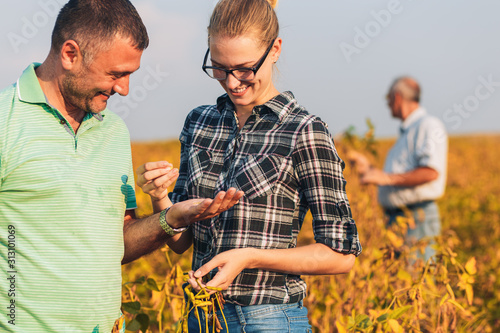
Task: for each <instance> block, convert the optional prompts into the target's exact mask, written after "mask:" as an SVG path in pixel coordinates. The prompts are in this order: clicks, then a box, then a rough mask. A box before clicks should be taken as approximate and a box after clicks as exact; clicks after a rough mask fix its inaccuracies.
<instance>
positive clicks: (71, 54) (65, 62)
mask: <svg viewBox="0 0 500 333" xmlns="http://www.w3.org/2000/svg"><path fill="white" fill-rule="evenodd" d="M81 62H82V52H81V51H80V46H78V44H77V42H75V41H74V40H67V41H65V42H64V44H63V45H62V47H61V64H62V67H63V68H64V69H65V70H72V69H74V68H75V67H79V66H80V64H81Z"/></svg>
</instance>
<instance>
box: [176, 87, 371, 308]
mask: <svg viewBox="0 0 500 333" xmlns="http://www.w3.org/2000/svg"><path fill="white" fill-rule="evenodd" d="M180 141H181V165H180V170H179V178H178V179H177V183H176V185H175V189H174V191H173V192H172V193H171V195H170V197H171V199H172V201H173V202H174V203H175V202H179V201H183V200H186V199H193V198H212V197H214V195H215V193H217V192H219V191H221V190H227V189H228V188H230V187H236V188H238V189H240V190H242V191H244V192H245V195H244V197H243V198H242V199H241V200H240V202H239V204H237V205H235V206H234V207H233V208H231V209H229V210H228V211H226V212H224V213H222V214H220V215H219V216H217V217H214V218H212V219H209V220H204V221H201V222H197V223H195V224H193V225H192V232H193V236H194V240H193V245H194V253H193V263H192V265H193V269H194V270H196V269H197V268H199V267H200V266H202V265H203V264H205V263H206V262H208V261H209V260H210V259H211V258H213V257H214V256H215V255H217V254H218V253H221V252H224V251H227V250H230V249H234V248H246V247H254V248H259V249H287V248H293V247H295V246H296V245H297V235H298V233H299V231H300V228H301V227H302V223H303V221H304V216H305V214H306V212H307V210H308V209H310V210H311V213H312V217H313V231H314V237H315V240H316V242H319V243H323V244H325V245H327V246H329V247H331V248H332V249H333V250H335V251H337V252H340V253H345V254H348V253H352V254H354V255H356V256H357V255H359V254H360V252H361V245H360V243H359V238H358V233H357V229H356V225H355V223H354V220H353V219H352V217H351V209H350V206H349V201H348V199H347V196H346V192H345V184H346V181H345V179H344V177H343V175H342V171H343V169H344V162H343V161H342V160H341V159H340V158H339V156H338V155H337V151H336V149H335V147H334V143H333V139H332V138H331V135H330V133H329V132H328V128H327V126H326V124H325V123H324V122H323V121H321V119H319V118H318V117H316V116H313V115H310V114H309V113H308V112H307V111H306V110H305V109H304V108H303V107H301V106H300V105H298V104H297V101H296V100H295V98H294V96H293V94H292V93H291V92H284V93H282V94H280V95H278V96H276V97H274V98H273V99H271V100H270V101H268V102H267V103H265V104H264V105H260V106H256V107H255V108H254V110H253V113H252V115H251V116H250V117H249V118H248V120H247V122H246V123H245V125H244V127H243V128H242V129H241V130H239V129H238V124H237V118H236V115H235V112H234V105H233V104H232V102H231V100H230V99H229V97H228V96H227V95H222V96H221V97H219V98H218V100H217V105H211V106H200V107H198V108H196V109H194V110H193V111H192V112H191V113H190V114H189V115H188V117H187V119H186V122H185V125H184V129H183V130H182V133H181V135H180ZM214 273H215V272H212V275H213V274H214ZM305 293H306V285H305V282H304V281H303V280H302V279H301V278H300V276H297V275H292V274H285V273H278V272H271V271H265V270H260V269H245V270H243V271H242V272H241V273H240V274H239V275H238V276H237V277H236V279H235V280H234V281H233V283H232V284H231V285H230V286H229V288H228V289H227V290H226V291H225V292H224V298H225V299H226V301H229V302H232V303H236V304H240V305H254V304H269V303H271V304H280V303H293V302H298V301H300V300H302V299H303V298H304V296H305Z"/></svg>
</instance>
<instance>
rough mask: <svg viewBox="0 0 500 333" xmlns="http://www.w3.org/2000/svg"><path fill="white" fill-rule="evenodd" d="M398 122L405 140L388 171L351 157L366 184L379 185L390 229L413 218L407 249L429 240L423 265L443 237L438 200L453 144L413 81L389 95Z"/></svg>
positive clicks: (391, 155) (391, 158)
mask: <svg viewBox="0 0 500 333" xmlns="http://www.w3.org/2000/svg"><path fill="white" fill-rule="evenodd" d="M387 102H388V105H389V108H390V110H391V113H392V116H393V117H394V118H398V119H401V126H400V135H399V138H398V139H397V141H396V143H395V144H394V146H393V147H392V148H391V150H390V151H389V154H388V156H387V157H386V160H385V165H384V169H383V170H380V169H376V168H374V167H372V166H371V165H370V163H369V162H368V159H367V158H366V157H365V156H363V155H361V154H360V153H357V152H352V153H351V154H350V155H349V159H350V160H351V161H352V162H354V163H355V164H356V168H357V170H358V172H359V173H360V176H361V183H362V184H375V185H378V200H379V203H380V205H381V206H382V207H383V209H384V212H385V213H386V215H387V216H388V219H389V225H390V224H392V223H394V222H395V220H396V218H397V217H398V216H405V211H409V212H411V217H413V220H414V225H413V223H410V225H409V228H408V232H407V235H406V242H407V244H410V245H411V244H414V243H415V242H416V241H418V240H420V239H424V238H429V240H430V243H429V245H428V246H427V247H426V249H425V253H423V255H419V256H420V257H421V258H423V259H424V260H427V259H429V258H430V257H431V256H432V255H433V254H434V252H435V251H434V249H433V248H432V247H431V245H432V243H433V241H432V238H433V237H435V236H438V235H439V234H440V232H441V221H440V216H439V210H438V207H437V205H436V203H435V200H436V199H438V198H440V197H441V196H442V195H443V194H444V191H445V186H446V172H447V154H448V138H447V134H446V130H445V127H444V125H443V124H442V122H441V121H440V120H439V119H437V118H436V117H433V116H431V115H429V114H428V113H427V112H426V110H425V109H424V108H423V107H421V106H420V86H419V84H418V83H417V81H415V80H414V79H413V78H410V77H401V78H398V79H396V80H395V81H394V82H393V84H392V85H391V87H390V90H389V93H388V94H387Z"/></svg>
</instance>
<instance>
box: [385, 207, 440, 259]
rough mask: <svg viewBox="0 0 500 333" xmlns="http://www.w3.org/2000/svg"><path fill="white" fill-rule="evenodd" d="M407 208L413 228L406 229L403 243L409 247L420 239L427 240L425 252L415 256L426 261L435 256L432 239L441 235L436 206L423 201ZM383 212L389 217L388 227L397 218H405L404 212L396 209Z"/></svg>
mask: <svg viewBox="0 0 500 333" xmlns="http://www.w3.org/2000/svg"><path fill="white" fill-rule="evenodd" d="M407 208H408V209H409V210H410V211H411V213H412V215H413V219H414V220H415V228H414V229H412V228H410V227H408V231H407V234H406V237H405V242H406V244H408V245H410V246H411V245H413V244H415V243H416V242H417V241H419V240H421V239H429V241H430V242H429V244H428V245H427V247H426V248H425V252H424V253H423V254H422V253H420V252H419V253H418V254H417V257H419V258H421V259H423V260H424V261H427V260H429V258H430V257H432V256H433V255H434V254H436V251H435V250H434V249H433V248H432V245H433V244H435V241H434V237H436V236H439V235H440V233H441V219H440V217H439V209H438V206H437V205H436V203H435V202H434V201H424V202H420V203H416V204H413V205H408V206H407ZM385 212H386V214H387V215H388V217H389V226H390V225H391V224H393V223H394V222H395V221H396V218H397V217H398V216H403V217H404V216H405V213H404V211H403V210H401V209H397V208H396V209H386V210H385Z"/></svg>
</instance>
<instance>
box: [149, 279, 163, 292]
mask: <svg viewBox="0 0 500 333" xmlns="http://www.w3.org/2000/svg"><path fill="white" fill-rule="evenodd" d="M146 288H148V289H150V290H154V291H160V288H158V285H157V284H156V281H155V280H154V279H152V278H148V280H147V281H146Z"/></svg>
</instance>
